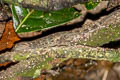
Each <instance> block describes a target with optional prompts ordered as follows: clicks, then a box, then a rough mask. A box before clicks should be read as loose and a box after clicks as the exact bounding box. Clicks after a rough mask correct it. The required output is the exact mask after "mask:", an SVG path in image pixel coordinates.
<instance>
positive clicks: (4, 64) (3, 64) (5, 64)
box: [0, 62, 11, 67]
mask: <svg viewBox="0 0 120 80" xmlns="http://www.w3.org/2000/svg"><path fill="white" fill-rule="evenodd" d="M10 63H11V62H4V63H1V64H0V67H1V66H7V65H8V64H10Z"/></svg>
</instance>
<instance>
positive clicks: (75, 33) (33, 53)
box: [0, 9, 120, 80]
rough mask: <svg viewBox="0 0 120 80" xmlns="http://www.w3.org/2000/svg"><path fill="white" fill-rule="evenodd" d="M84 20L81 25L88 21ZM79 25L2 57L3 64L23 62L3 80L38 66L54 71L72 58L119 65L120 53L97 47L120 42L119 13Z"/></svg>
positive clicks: (19, 46) (0, 75)
mask: <svg viewBox="0 0 120 80" xmlns="http://www.w3.org/2000/svg"><path fill="white" fill-rule="evenodd" d="M85 18H86V17H84V19H85ZM84 19H83V21H82V23H84V21H86V19H85V20H84ZM80 24H81V23H80ZM80 24H79V26H78V27H76V26H74V27H76V28H73V27H71V26H63V27H62V26H61V27H59V28H55V29H52V30H53V31H54V30H56V29H58V31H57V32H53V33H50V34H49V33H48V32H49V31H46V32H43V34H42V35H41V36H38V37H37V38H34V39H31V41H29V40H27V41H25V42H24V41H22V42H19V43H18V44H16V46H15V47H14V48H13V49H12V50H11V51H10V52H6V53H4V54H1V55H0V63H3V62H6V61H13V62H16V61H20V62H19V63H18V64H16V65H14V66H12V67H10V68H8V69H7V70H6V71H2V72H0V80H16V77H17V76H18V75H22V74H23V73H24V72H27V71H29V70H31V69H33V68H34V67H36V66H37V67H38V68H37V69H39V70H42V69H44V68H45V69H51V68H52V67H53V66H54V65H57V64H59V63H61V62H62V61H64V60H66V59H69V58H87V59H93V60H108V61H113V62H120V50H119V49H107V48H100V47H96V46H101V45H103V44H106V43H109V42H110V41H115V40H118V39H119V38H120V36H119V35H120V29H119V27H120V9H118V10H115V11H113V12H109V14H107V15H105V16H103V17H101V18H99V19H98V20H95V21H91V20H90V21H89V22H87V23H86V22H85V24H84V25H83V26H82V25H80ZM91 24H92V25H91ZM60 28H62V30H60ZM63 28H65V31H64V30H63ZM52 30H51V31H52ZM103 33H105V34H103ZM111 33H112V35H111ZM101 34H102V35H101ZM93 41H94V42H93ZM83 45H84V46H83ZM86 45H89V46H93V47H94V48H93V47H88V46H86ZM38 65H39V66H38ZM45 66H46V67H45Z"/></svg>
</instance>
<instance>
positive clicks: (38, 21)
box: [12, 5, 81, 33]
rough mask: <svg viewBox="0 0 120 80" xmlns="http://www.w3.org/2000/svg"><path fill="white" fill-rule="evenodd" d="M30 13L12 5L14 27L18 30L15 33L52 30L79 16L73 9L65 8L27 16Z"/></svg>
mask: <svg viewBox="0 0 120 80" xmlns="http://www.w3.org/2000/svg"><path fill="white" fill-rule="evenodd" d="M30 12H31V11H30V10H29V9H25V8H22V7H20V6H15V5H12V13H13V21H14V27H15V29H17V28H18V26H19V29H18V30H16V32H17V33H24V32H33V31H40V30H45V29H49V28H53V27H56V26H60V25H62V24H65V23H66V22H69V21H71V20H73V19H75V18H77V17H79V16H80V15H81V14H80V13H79V12H77V11H76V10H75V9H74V8H65V9H62V10H58V11H52V12H43V11H37V10H35V11H33V12H32V13H31V14H30V15H29V16H27V15H28V14H29V13H30ZM26 16H27V17H26ZM25 18H26V19H25Z"/></svg>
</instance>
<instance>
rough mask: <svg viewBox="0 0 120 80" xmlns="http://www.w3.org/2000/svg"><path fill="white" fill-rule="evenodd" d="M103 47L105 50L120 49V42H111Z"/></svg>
mask: <svg viewBox="0 0 120 80" xmlns="http://www.w3.org/2000/svg"><path fill="white" fill-rule="evenodd" d="M101 47H103V48H113V49H117V48H120V40H118V41H111V42H109V43H107V44H104V45H102V46H101Z"/></svg>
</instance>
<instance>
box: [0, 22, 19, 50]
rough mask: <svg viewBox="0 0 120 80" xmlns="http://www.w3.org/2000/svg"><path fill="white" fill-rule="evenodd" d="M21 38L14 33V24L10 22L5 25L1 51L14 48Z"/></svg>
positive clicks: (0, 43)
mask: <svg viewBox="0 0 120 80" xmlns="http://www.w3.org/2000/svg"><path fill="white" fill-rule="evenodd" d="M19 40H20V38H19V37H18V36H17V34H16V33H15V31H14V28H13V22H12V21H9V22H7V23H6V25H5V30H4V32H3V35H2V37H1V39H0V51H2V50H5V49H7V48H12V47H13V45H14V43H15V42H16V41H19Z"/></svg>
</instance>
